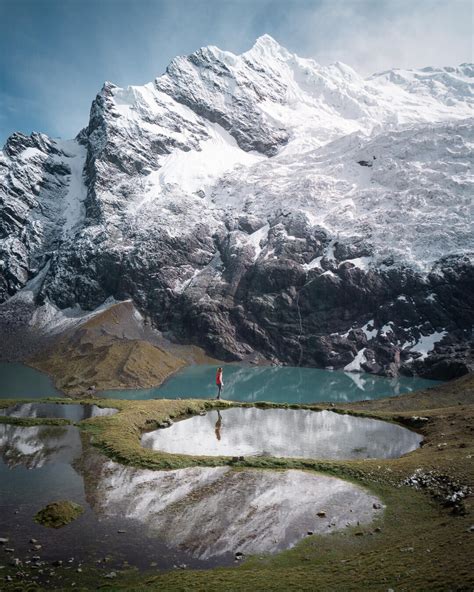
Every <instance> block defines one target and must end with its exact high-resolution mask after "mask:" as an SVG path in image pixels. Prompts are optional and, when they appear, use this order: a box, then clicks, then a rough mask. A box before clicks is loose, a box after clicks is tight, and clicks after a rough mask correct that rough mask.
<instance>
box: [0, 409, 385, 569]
mask: <svg viewBox="0 0 474 592" xmlns="http://www.w3.org/2000/svg"><path fill="white" fill-rule="evenodd" d="M223 417H224V415H223ZM224 423H225V420H224V419H223V425H224ZM213 435H214V437H215V434H214V432H213ZM0 454H1V456H2V459H3V461H4V463H5V464H6V465H7V466H8V467H10V469H12V470H9V469H5V467H3V469H4V470H5V471H6V473H5V474H7V479H8V480H7V483H6V484H7V485H8V487H6V488H4V487H2V494H3V493H5V497H6V499H5V504H6V505H8V504H12V502H14V503H15V505H16V506H15V507H17V506H18V504H21V505H22V507H23V512H22V514H21V515H20V516H19V517H18V518H17V517H16V516H15V526H14V528H17V525H16V522H17V521H20V522H21V527H22V529H23V531H22V532H23V533H24V531H25V520H26V521H31V516H32V515H33V514H34V512H35V511H37V509H38V507H41V505H44V504H45V503H47V502H50V501H52V500H53V499H60V498H61V497H66V498H67V499H74V500H77V501H78V502H79V503H81V504H83V505H85V506H90V507H91V508H92V510H93V513H92V512H89V511H87V512H86V513H85V514H84V516H83V517H82V518H81V523H80V524H78V523H74V524H72V525H70V527H68V529H65V531H64V532H63V533H61V537H63V538H61V540H60V542H59V541H58V540H57V539H54V540H53V539H51V540H49V542H48V549H50V548H52V547H54V546H55V545H56V548H57V549H59V548H60V549H61V551H62V552H63V553H67V554H68V555H65V556H66V557H68V556H69V554H71V553H75V552H76V551H77V552H78V553H80V551H79V550H78V549H79V548H80V549H82V550H84V549H94V552H96V550H97V547H100V546H101V545H102V544H103V543H104V542H107V541H108V552H114V551H117V550H118V551H119V552H120V553H121V556H126V557H127V559H131V556H133V554H134V553H135V554H136V552H137V549H139V550H140V553H141V554H143V555H147V557H148V561H150V560H151V559H150V554H153V553H155V554H158V555H159V556H160V558H161V554H165V553H166V552H167V551H166V549H171V550H172V552H173V554H174V553H178V554H179V553H183V554H184V553H185V554H186V557H189V556H192V557H193V558H194V559H191V561H198V560H211V561H214V562H215V561H217V559H216V558H220V559H219V561H220V562H227V560H228V559H229V553H235V552H236V551H242V552H245V553H256V552H275V551H278V550H281V549H285V548H288V547H291V546H292V545H294V544H295V543H296V542H298V541H299V540H300V539H301V538H302V537H304V536H305V534H306V532H307V531H308V530H312V531H314V532H322V533H323V532H332V531H333V530H335V529H337V528H345V526H346V524H347V523H349V524H356V523H357V521H359V522H361V523H364V522H369V521H370V520H371V519H372V517H373V515H374V513H376V510H374V509H373V504H374V502H378V501H379V500H377V498H376V497H374V496H372V495H369V494H368V493H367V492H366V491H365V490H363V489H361V488H359V487H356V486H354V485H353V484H351V483H348V482H345V481H342V480H340V479H336V478H333V477H327V476H323V475H317V474H315V473H309V472H303V471H295V470H291V471H257V470H244V471H234V470H232V469H230V468H229V467H218V468H204V467H194V468H189V469H181V470H177V471H148V470H142V469H135V468H132V467H124V466H122V465H119V464H117V463H114V462H111V461H109V460H107V459H106V458H105V457H103V456H102V455H101V454H99V453H98V452H97V451H96V450H95V449H93V448H92V447H91V446H89V445H87V443H86V442H84V449H83V451H82V453H81V441H80V437H79V431H78V429H77V428H75V427H72V426H68V427H56V426H54V427H49V426H35V427H17V426H10V425H0ZM73 461H74V462H73ZM72 463H73V465H74V469H75V470H74V469H73V468H72V467H71V466H70V465H71V464H72ZM21 465H24V466H26V467H28V468H31V469H37V470H33V471H28V476H26V478H25V472H26V471H25V470H24V468H23V467H22V466H21ZM0 469H2V467H1V463H0ZM76 470H77V471H80V475H78V474H77V473H76ZM10 473H11V474H10ZM2 479H3V474H2ZM2 485H3V483H2ZM84 488H85V494H86V500H87V501H85V500H84ZM3 502H4V500H3V499H2V504H3ZM5 507H6V506H4V508H5ZM320 510H324V511H325V512H326V518H323V519H321V518H318V517H317V516H316V513H317V512H318V511H320ZM4 517H5V516H2V518H4ZM97 518H99V521H98V520H97ZM127 520H131V521H132V522H127V526H126V530H127V533H128V535H127V539H124V538H121V537H118V540H115V539H116V538H117V537H110V539H106V538H104V537H108V536H109V534H110V528H112V529H113V530H112V532H114V533H115V532H116V530H117V528H123V527H124V524H123V521H127ZM10 523H11V521H10ZM330 523H332V524H333V526H332V527H331V528H329V524H330ZM11 524H12V523H11ZM132 525H133V526H132ZM12 528H13V527H12ZM27 528H28V529H30V528H31V525H30V526H28V527H27ZM25 536H26V535H25ZM30 536H31V534H30ZM148 537H153V539H152V540H150V538H148ZM96 538H97V540H96ZM58 545H59V547H58ZM143 546H145V547H146V549H144V550H141V549H142V547H143ZM74 549H76V551H74ZM100 552H102V553H103V548H101V549H100ZM173 557H174V555H173ZM160 561H161V559H160ZM163 561H164V564H166V565H167V566H168V567H169V565H171V564H172V563H170V561H172V562H174V561H175V559H172V558H171V559H169V558H164V559H163ZM166 562H168V563H166Z"/></svg>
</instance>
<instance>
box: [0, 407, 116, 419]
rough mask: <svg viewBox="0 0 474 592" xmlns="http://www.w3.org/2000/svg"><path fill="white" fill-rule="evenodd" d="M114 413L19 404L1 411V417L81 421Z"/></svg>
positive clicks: (114, 410)
mask: <svg viewBox="0 0 474 592" xmlns="http://www.w3.org/2000/svg"><path fill="white" fill-rule="evenodd" d="M114 413H117V410H116V409H111V408H102V407H98V406H97V405H87V404H85V405H82V404H79V403H68V404H62V403H19V404H17V405H12V406H11V407H7V408H6V409H2V411H1V414H2V415H7V416H9V417H41V418H44V417H54V418H61V419H70V420H71V421H81V420H83V419H90V418H91V417H99V416H104V415H113V414H114Z"/></svg>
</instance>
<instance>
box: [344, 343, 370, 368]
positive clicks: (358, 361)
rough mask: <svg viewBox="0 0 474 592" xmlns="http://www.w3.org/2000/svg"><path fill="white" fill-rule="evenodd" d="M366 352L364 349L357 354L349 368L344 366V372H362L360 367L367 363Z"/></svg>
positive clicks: (348, 365)
mask: <svg viewBox="0 0 474 592" xmlns="http://www.w3.org/2000/svg"><path fill="white" fill-rule="evenodd" d="M365 350H366V348H365V347H364V348H362V349H361V350H360V351H358V352H357V355H356V357H355V358H354V359H353V360H352V362H350V364H347V366H344V372H362V368H361V367H360V365H361V364H362V363H363V362H365V361H366V358H365Z"/></svg>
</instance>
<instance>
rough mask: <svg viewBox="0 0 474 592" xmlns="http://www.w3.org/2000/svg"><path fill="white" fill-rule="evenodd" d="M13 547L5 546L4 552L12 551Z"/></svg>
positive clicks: (13, 550)
mask: <svg viewBox="0 0 474 592" xmlns="http://www.w3.org/2000/svg"><path fill="white" fill-rule="evenodd" d="M14 552H15V549H12V547H5V553H14Z"/></svg>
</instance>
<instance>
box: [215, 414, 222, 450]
mask: <svg viewBox="0 0 474 592" xmlns="http://www.w3.org/2000/svg"><path fill="white" fill-rule="evenodd" d="M221 426H222V416H221V412H220V411H217V421H216V425H215V427H214V432H215V433H216V438H217V439H218V440H219V442H220V439H221Z"/></svg>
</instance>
